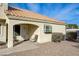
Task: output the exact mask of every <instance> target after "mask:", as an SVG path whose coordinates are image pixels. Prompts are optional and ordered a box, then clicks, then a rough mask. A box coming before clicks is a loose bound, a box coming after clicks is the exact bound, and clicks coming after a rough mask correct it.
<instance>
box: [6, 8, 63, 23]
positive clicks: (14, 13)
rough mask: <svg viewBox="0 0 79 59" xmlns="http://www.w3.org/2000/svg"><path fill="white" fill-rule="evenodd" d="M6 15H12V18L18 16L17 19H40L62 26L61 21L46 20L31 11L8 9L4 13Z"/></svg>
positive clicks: (44, 17)
mask: <svg viewBox="0 0 79 59" xmlns="http://www.w3.org/2000/svg"><path fill="white" fill-rule="evenodd" d="M6 14H7V15H12V16H18V17H29V18H35V19H37V20H38V19H40V20H46V21H49V22H54V23H56V24H64V22H62V21H58V20H55V19H51V18H48V17H46V16H42V15H40V14H37V13H33V12H31V11H28V10H22V9H18V8H10V9H8V10H7V11H6Z"/></svg>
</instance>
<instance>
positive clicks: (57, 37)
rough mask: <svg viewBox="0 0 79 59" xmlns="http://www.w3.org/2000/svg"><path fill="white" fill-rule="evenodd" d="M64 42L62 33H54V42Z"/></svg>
mask: <svg viewBox="0 0 79 59" xmlns="http://www.w3.org/2000/svg"><path fill="white" fill-rule="evenodd" d="M62 40H64V35H63V34H62V33H52V41H53V42H61V41H62Z"/></svg>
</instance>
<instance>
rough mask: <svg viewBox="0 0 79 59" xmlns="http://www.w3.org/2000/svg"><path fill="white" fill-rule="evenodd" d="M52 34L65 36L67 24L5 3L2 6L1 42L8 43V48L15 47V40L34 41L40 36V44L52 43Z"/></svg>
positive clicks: (0, 6) (0, 22) (0, 9)
mask: <svg viewBox="0 0 79 59" xmlns="http://www.w3.org/2000/svg"><path fill="white" fill-rule="evenodd" d="M48 32H50V33H48ZM52 32H59V33H62V34H64V35H65V34H66V32H65V23H64V22H62V21H58V20H55V19H51V18H48V17H46V16H43V15H40V14H37V13H33V12H31V11H28V10H23V9H20V8H13V7H8V4H5V3H3V4H2V3H1V4H0V41H2V42H6V43H7V47H8V48H10V47H13V41H14V39H17V40H19V41H22V40H32V39H33V38H34V37H35V35H38V39H37V42H38V43H45V42H50V41H51V35H52V34H51V33H52Z"/></svg>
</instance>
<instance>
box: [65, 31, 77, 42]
mask: <svg viewBox="0 0 79 59" xmlns="http://www.w3.org/2000/svg"><path fill="white" fill-rule="evenodd" d="M66 39H67V40H69V41H76V39H77V33H76V32H67V33H66Z"/></svg>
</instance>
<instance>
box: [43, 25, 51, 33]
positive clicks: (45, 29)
mask: <svg viewBox="0 0 79 59" xmlns="http://www.w3.org/2000/svg"><path fill="white" fill-rule="evenodd" d="M44 33H52V26H51V25H44Z"/></svg>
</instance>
